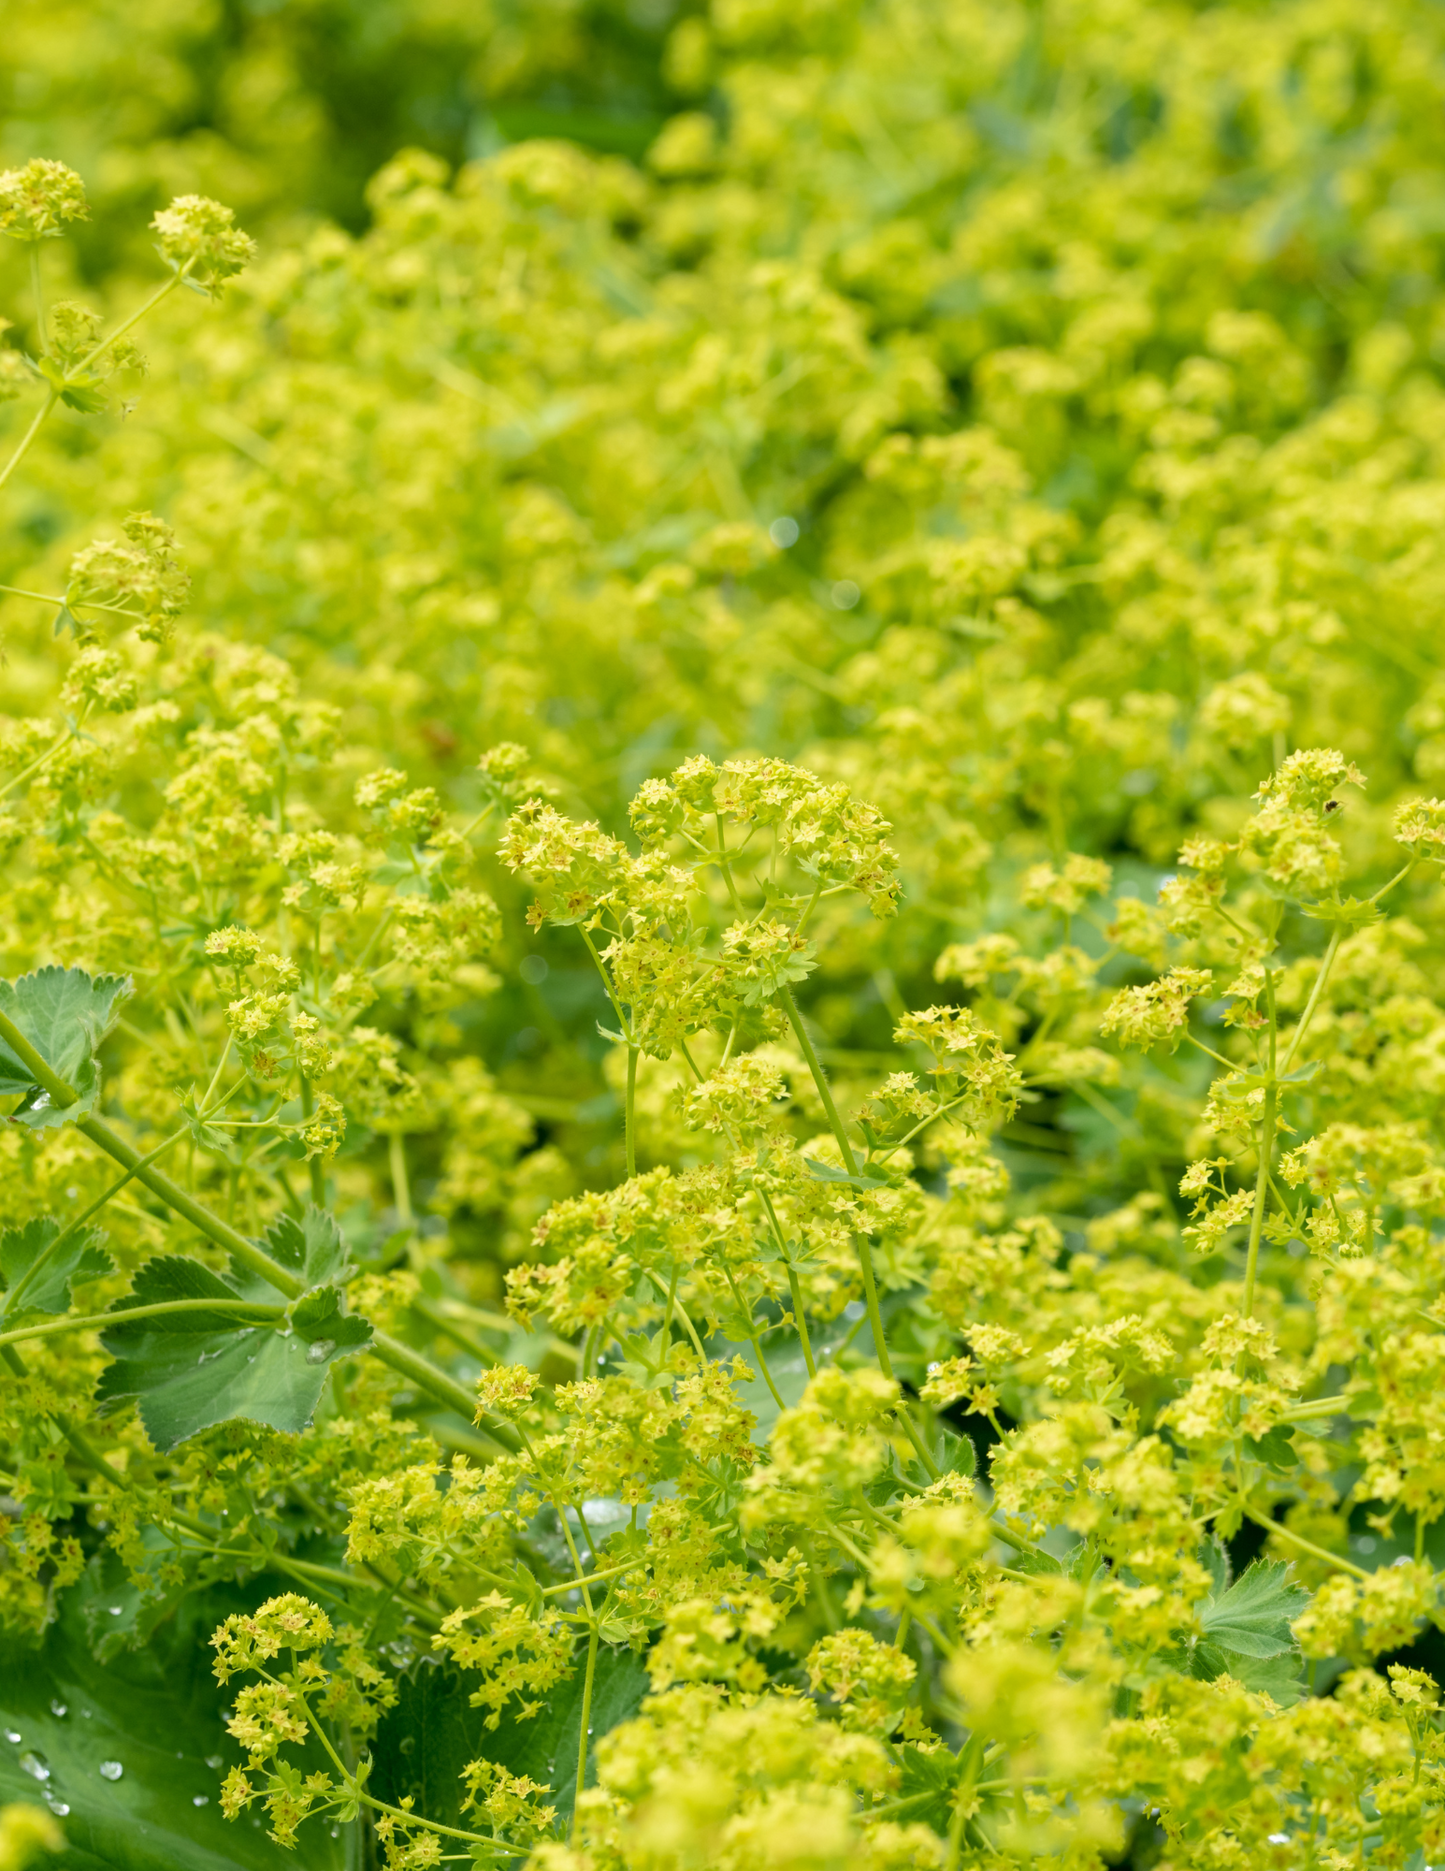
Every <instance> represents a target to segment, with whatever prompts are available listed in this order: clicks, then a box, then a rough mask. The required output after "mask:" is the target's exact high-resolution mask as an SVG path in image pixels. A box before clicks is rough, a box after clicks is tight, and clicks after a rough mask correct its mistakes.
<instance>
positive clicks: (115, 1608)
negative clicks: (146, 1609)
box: [110, 1605, 125, 1618]
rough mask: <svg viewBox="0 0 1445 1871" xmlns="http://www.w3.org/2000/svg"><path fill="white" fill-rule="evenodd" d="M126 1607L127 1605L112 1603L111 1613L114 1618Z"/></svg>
mask: <svg viewBox="0 0 1445 1871" xmlns="http://www.w3.org/2000/svg"><path fill="white" fill-rule="evenodd" d="M124 1609H125V1607H124V1606H123V1605H112V1606H111V1608H110V1615H111V1616H112V1617H113V1618H118V1617H119V1616H120V1614H121V1612H122V1611H123V1610H124Z"/></svg>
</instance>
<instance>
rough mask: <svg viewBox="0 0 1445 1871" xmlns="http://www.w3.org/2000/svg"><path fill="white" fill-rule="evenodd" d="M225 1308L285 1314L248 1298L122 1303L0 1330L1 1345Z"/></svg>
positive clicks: (259, 1315)
mask: <svg viewBox="0 0 1445 1871" xmlns="http://www.w3.org/2000/svg"><path fill="white" fill-rule="evenodd" d="M182 1312H224V1313H227V1314H234V1315H235V1317H236V1318H237V1319H238V1320H243V1321H244V1320H247V1319H254V1320H255V1321H256V1322H257V1324H260V1325H266V1324H270V1323H271V1322H272V1321H274V1320H277V1319H281V1318H284V1317H285V1310H284V1308H283V1307H281V1306H263V1305H259V1304H258V1303H256V1302H255V1301H254V1300H247V1299H168V1300H165V1301H160V1302H157V1304H156V1305H154V1306H125V1307H122V1308H121V1309H120V1310H119V1311H115V1312H91V1313H85V1314H83V1315H81V1316H80V1317H79V1318H76V1317H70V1318H65V1319H51V1320H49V1321H47V1323H46V1324H44V1325H18V1326H16V1327H15V1329H14V1331H11V1332H0V1345H15V1344H19V1343H20V1341H21V1340H22V1339H26V1338H54V1337H55V1336H56V1335H57V1334H58V1333H61V1332H102V1331H105V1330H106V1329H107V1328H110V1327H114V1326H117V1325H129V1324H131V1323H132V1322H133V1321H134V1320H136V1319H158V1318H162V1317H165V1316H166V1315H168V1314H170V1313H182Z"/></svg>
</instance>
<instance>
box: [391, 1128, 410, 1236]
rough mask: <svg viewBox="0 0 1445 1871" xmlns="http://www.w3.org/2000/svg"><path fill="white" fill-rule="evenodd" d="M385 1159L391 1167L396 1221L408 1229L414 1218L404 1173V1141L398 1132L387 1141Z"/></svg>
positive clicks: (393, 1133)
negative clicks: (386, 1158)
mask: <svg viewBox="0 0 1445 1871" xmlns="http://www.w3.org/2000/svg"><path fill="white" fill-rule="evenodd" d="M387 1157H388V1160H389V1163H390V1166H391V1193H392V1200H393V1201H394V1202H395V1203H396V1219H397V1221H398V1222H399V1223H400V1225H401V1226H402V1227H403V1228H410V1227H411V1226H412V1225H413V1223H414V1222H415V1220H416V1217H415V1216H414V1215H413V1214H412V1211H411V1183H410V1181H409V1180H408V1178H407V1173H406V1140H405V1139H404V1138H403V1136H402V1134H401V1132H400V1131H399V1130H394V1131H393V1132H392V1133H391V1136H390V1138H389V1139H388V1141H387Z"/></svg>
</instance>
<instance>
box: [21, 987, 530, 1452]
mask: <svg viewBox="0 0 1445 1871" xmlns="http://www.w3.org/2000/svg"><path fill="white" fill-rule="evenodd" d="M0 1039H3V1040H4V1042H5V1044H6V1045H7V1046H8V1047H9V1048H10V1050H11V1052H13V1053H14V1054H15V1056H16V1057H17V1058H18V1059H20V1060H21V1061H22V1063H23V1064H24V1065H25V1067H26V1069H27V1071H29V1072H30V1073H31V1074H32V1075H33V1077H34V1079H35V1082H36V1084H37V1085H39V1086H40V1087H41V1088H42V1089H43V1090H45V1091H47V1092H48V1093H49V1094H50V1096H51V1098H52V1099H53V1101H54V1102H55V1103H56V1104H57V1105H58V1106H59V1107H60V1108H61V1109H66V1108H68V1107H69V1106H70V1105H73V1104H75V1103H76V1102H77V1101H78V1097H79V1094H78V1093H77V1092H76V1090H75V1087H74V1086H73V1085H69V1084H67V1083H66V1081H65V1080H64V1079H63V1078H61V1077H60V1075H59V1074H58V1073H57V1072H56V1071H54V1070H53V1068H52V1067H51V1066H50V1065H49V1063H48V1062H47V1061H46V1060H45V1059H44V1058H43V1057H42V1056H41V1055H40V1053H38V1052H37V1051H36V1049H35V1047H34V1046H32V1045H31V1043H30V1041H29V1040H28V1039H27V1038H26V1037H25V1035H24V1034H23V1033H22V1032H21V1031H20V1028H19V1027H18V1026H16V1024H15V1022H14V1021H13V1020H12V1019H11V1018H10V1016H9V1015H8V1014H7V1013H5V1012H3V1011H0ZM76 1129H77V1130H78V1131H79V1132H80V1134H81V1136H82V1137H86V1138H88V1139H89V1140H90V1142H92V1143H94V1144H97V1145H98V1146H99V1147H100V1148H101V1149H102V1150H104V1151H105V1153H106V1154H107V1156H111V1157H114V1159H115V1161H116V1162H117V1163H119V1164H120V1165H121V1167H122V1168H123V1169H128V1170H130V1171H131V1173H132V1174H133V1175H134V1176H135V1178H136V1180H137V1181H138V1182H142V1183H144V1184H145V1186H146V1188H148V1189H149V1190H150V1191H151V1193H152V1195H158V1196H159V1197H160V1199H161V1200H162V1201H163V1202H164V1203H165V1205H166V1206H167V1208H170V1209H173V1210H174V1211H175V1213H176V1214H178V1215H183V1216H184V1217H185V1219H186V1220H187V1221H189V1222H190V1223H191V1225H192V1226H193V1227H195V1228H198V1229H199V1230H200V1231H201V1233H202V1234H204V1235H205V1236H206V1237H207V1239H208V1240H211V1241H214V1242H215V1243H216V1245H217V1246H218V1247H224V1248H225V1249H227V1251H228V1252H230V1253H231V1254H234V1255H235V1257H236V1258H237V1260H239V1261H240V1262H241V1264H242V1266H244V1267H249V1268H250V1269H251V1271H252V1272H253V1273H259V1274H260V1275H261V1277H262V1278H263V1279H265V1280H268V1281H269V1282H270V1284H271V1285H272V1286H274V1287H275V1288H276V1289H277V1291H278V1292H280V1293H284V1294H285V1296H286V1297H287V1298H288V1299H296V1298H298V1297H299V1295H300V1294H301V1293H302V1291H303V1290H304V1282H302V1281H301V1280H299V1279H298V1278H297V1277H296V1275H295V1274H294V1273H292V1272H291V1271H290V1270H289V1269H288V1268H286V1267H283V1266H282V1265H281V1263H280V1262H279V1261H277V1260H273V1259H272V1258H271V1256H270V1255H269V1254H268V1253H267V1252H266V1251H265V1249H264V1248H261V1247H258V1246H257V1245H256V1243H255V1242H254V1241H249V1240H247V1238H246V1236H245V1235H244V1234H241V1233H240V1232H239V1231H238V1230H237V1229H235V1228H233V1227H232V1226H231V1225H230V1223H229V1222H225V1221H222V1220H221V1218H220V1216H219V1215H215V1214H212V1212H211V1211H210V1209H208V1208H205V1207H203V1206H202V1204H201V1203H199V1202H197V1201H196V1200H195V1198H194V1197H193V1196H190V1195H188V1194H187V1193H186V1191H185V1190H184V1189H182V1188H181V1187H180V1185H179V1184H178V1183H175V1182H172V1181H171V1179H170V1177H169V1176H167V1175H166V1174H165V1173H164V1172H163V1171H161V1170H159V1169H157V1168H155V1166H154V1165H153V1164H150V1163H148V1162H147V1161H146V1159H145V1158H144V1157H142V1156H141V1154H140V1153H139V1151H137V1150H135V1149H133V1148H132V1146H131V1145H130V1144H128V1143H127V1142H126V1141H125V1139H124V1138H123V1137H121V1136H120V1135H118V1133H117V1132H115V1131H113V1130H112V1129H111V1127H110V1125H109V1124H107V1123H106V1122H105V1121H104V1119H103V1118H98V1117H88V1118H84V1119H82V1120H81V1121H80V1122H79V1123H78V1124H77V1125H76ZM371 1349H372V1350H373V1351H374V1352H375V1353H376V1355H377V1357H378V1358H380V1359H381V1361H382V1363H383V1364H385V1365H386V1366H387V1367H388V1368H389V1369H391V1370H393V1371H395V1372H396V1373H397V1375H398V1376H400V1377H405V1378H407V1379H408V1380H409V1381H410V1382H411V1383H413V1384H415V1385H416V1387H417V1388H418V1389H419V1390H421V1391H423V1392H424V1393H425V1394H426V1395H427V1396H430V1397H433V1398H434V1399H435V1400H436V1401H437V1402H438V1403H441V1404H443V1405H444V1406H445V1407H446V1408H447V1409H449V1410H455V1411H456V1412H457V1413H458V1414H459V1415H460V1416H461V1417H462V1418H463V1419H464V1420H465V1421H467V1422H471V1421H473V1420H474V1419H475V1416H476V1399H475V1398H474V1397H473V1395H472V1393H471V1392H470V1391H469V1390H467V1389H466V1388H465V1387H464V1386H463V1385H461V1384H459V1383H458V1382H457V1380H456V1379H455V1378H454V1377H453V1376H451V1374H450V1373H449V1372H447V1371H443V1370H440V1369H439V1368H438V1367H437V1366H436V1365H434V1364H433V1363H432V1362H431V1361H430V1359H427V1358H423V1357H422V1356H421V1355H420V1354H419V1353H418V1352H415V1351H413V1350H412V1349H411V1347H410V1346H409V1345H403V1344H402V1343H401V1342H400V1340H399V1339H395V1338H393V1337H392V1336H391V1334H390V1333H389V1332H373V1333H372V1338H371ZM488 1433H489V1434H490V1435H491V1436H492V1437H493V1439H494V1440H495V1441H497V1442H500V1443H501V1444H502V1446H503V1447H504V1448H507V1449H514V1448H516V1446H517V1439H516V1435H515V1432H514V1431H513V1430H512V1429H511V1428H510V1427H509V1426H508V1425H506V1424H494V1425H491V1426H490V1427H489V1431H488Z"/></svg>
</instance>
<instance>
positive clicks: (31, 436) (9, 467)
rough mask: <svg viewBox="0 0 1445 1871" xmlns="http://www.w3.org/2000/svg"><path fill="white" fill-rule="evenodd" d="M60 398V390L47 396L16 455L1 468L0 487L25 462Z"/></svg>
mask: <svg viewBox="0 0 1445 1871" xmlns="http://www.w3.org/2000/svg"><path fill="white" fill-rule="evenodd" d="M59 396H60V392H59V391H58V390H52V391H51V392H50V394H49V396H47V397H46V399H45V401H44V402H43V403H42V404H41V405H40V408H39V409H38V410H37V411H36V412H35V420H34V421H33V422H32V423H31V425H30V427H29V428H28V429H27V430H26V431H25V433H24V435H22V436H21V438H20V444H19V446H18V447H17V448H16V450H15V453H14V454H13V455H12V456H11V457H10V459H9V460H8V461H7V462H6V463H5V466H4V467H3V468H0V487H3V486H4V485H5V483H6V482H7V481H8V480H9V479H10V476H11V475H12V474H13V473H14V472H15V470H16V468H17V467H18V466H19V465H20V463H21V462H22V461H23V460H24V458H25V456H26V453H27V452H28V450H29V448H30V444H31V443H32V442H33V441H34V440H35V438H36V436H37V435H39V433H40V427H41V424H42V423H43V422H44V421H45V418H46V417H47V416H48V415H49V414H50V412H51V410H52V409H54V407H55V405H56V402H57V401H58V400H59Z"/></svg>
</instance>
